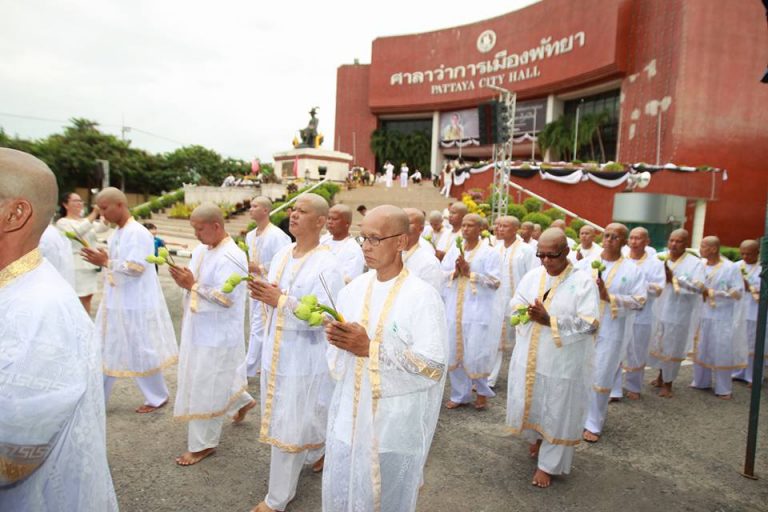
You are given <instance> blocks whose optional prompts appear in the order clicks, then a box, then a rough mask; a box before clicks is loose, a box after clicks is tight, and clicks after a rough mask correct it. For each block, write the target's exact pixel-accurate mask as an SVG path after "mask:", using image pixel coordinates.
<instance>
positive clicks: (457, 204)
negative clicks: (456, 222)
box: [451, 201, 469, 215]
mask: <svg viewBox="0 0 768 512" xmlns="http://www.w3.org/2000/svg"><path fill="white" fill-rule="evenodd" d="M451 209H453V210H456V211H457V212H459V213H463V214H464V215H466V214H467V212H468V211H469V210H468V209H467V205H465V204H464V203H462V202H461V201H456V202H455V203H453V204H451Z"/></svg>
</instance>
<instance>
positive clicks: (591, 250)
mask: <svg viewBox="0 0 768 512" xmlns="http://www.w3.org/2000/svg"><path fill="white" fill-rule="evenodd" d="M596 235H597V230H595V228H593V227H592V226H590V225H589V224H586V225H584V226H581V229H580V230H579V244H578V245H576V246H575V247H574V248H573V250H572V251H571V252H570V253H569V254H570V256H569V257H570V259H571V264H572V265H576V263H577V262H579V261H581V260H582V259H584V260H587V261H588V262H589V263H592V262H593V261H594V260H597V259H600V253H602V252H603V248H602V247H601V246H600V244H598V243H597V242H595V236H596Z"/></svg>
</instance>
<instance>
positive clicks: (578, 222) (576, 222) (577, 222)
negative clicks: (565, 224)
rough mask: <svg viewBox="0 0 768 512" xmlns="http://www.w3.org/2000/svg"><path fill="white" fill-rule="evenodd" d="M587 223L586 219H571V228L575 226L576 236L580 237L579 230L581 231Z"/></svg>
mask: <svg viewBox="0 0 768 512" xmlns="http://www.w3.org/2000/svg"><path fill="white" fill-rule="evenodd" d="M585 224H586V222H584V221H583V220H581V219H573V220H572V221H571V228H573V230H574V231H575V232H576V238H578V237H579V236H578V235H579V231H581V228H582V227H583V226H584V225H585Z"/></svg>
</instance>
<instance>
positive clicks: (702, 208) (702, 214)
mask: <svg viewBox="0 0 768 512" xmlns="http://www.w3.org/2000/svg"><path fill="white" fill-rule="evenodd" d="M706 217H707V200H706V199H697V200H696V210H694V212H693V233H691V247H694V248H695V247H698V246H699V245H700V244H701V239H702V238H704V220H705V219H706Z"/></svg>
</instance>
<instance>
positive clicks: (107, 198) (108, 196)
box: [96, 187, 128, 205]
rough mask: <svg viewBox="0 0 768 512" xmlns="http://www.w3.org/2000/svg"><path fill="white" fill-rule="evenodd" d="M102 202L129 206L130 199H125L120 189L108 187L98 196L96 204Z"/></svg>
mask: <svg viewBox="0 0 768 512" xmlns="http://www.w3.org/2000/svg"><path fill="white" fill-rule="evenodd" d="M102 201H103V202H105V203H110V204H119V203H122V204H124V205H127V204H128V198H126V197H125V194H123V192H122V191H121V190H120V189H119V188H115V187H107V188H105V189H104V190H102V191H101V192H99V193H98V194H96V202H97V203H99V202H102Z"/></svg>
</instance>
